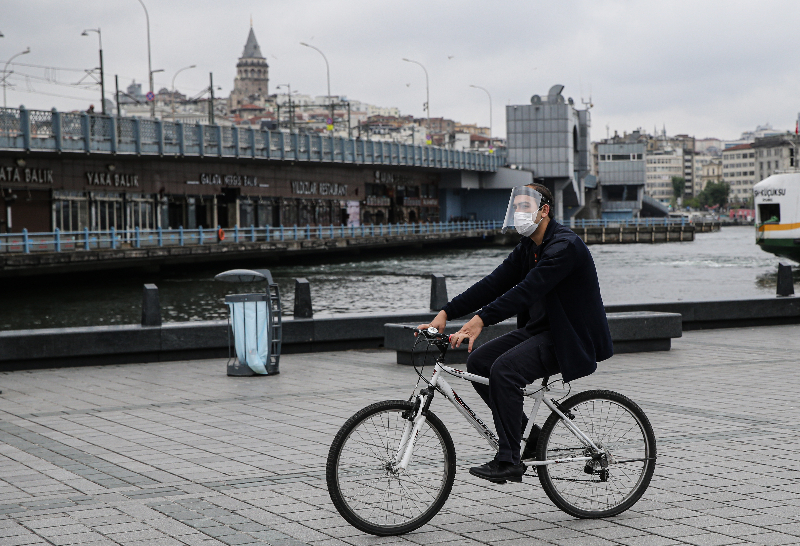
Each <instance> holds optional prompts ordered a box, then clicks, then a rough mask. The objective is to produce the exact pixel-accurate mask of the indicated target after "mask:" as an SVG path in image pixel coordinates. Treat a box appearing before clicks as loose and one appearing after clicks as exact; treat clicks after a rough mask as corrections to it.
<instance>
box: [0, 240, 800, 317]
mask: <svg viewBox="0 0 800 546" xmlns="http://www.w3.org/2000/svg"><path fill="white" fill-rule="evenodd" d="M754 239H755V236H754V232H753V228H752V227H747V226H741V227H738V226H737V227H725V228H723V229H722V230H721V231H719V232H714V233H699V234H697V236H696V240H695V241H693V242H685V243H661V244H628V245H593V246H591V247H590V249H591V251H592V255H593V256H594V260H595V263H596V265H597V271H598V275H599V277H600V289H601V292H602V294H603V300H604V301H605V303H606V304H616V303H647V302H670V301H694V300H736V299H748V298H754V297H767V296H774V295H775V288H776V274H777V265H778V261H779V260H778V258H776V257H775V256H773V255H771V254H768V253H766V252H763V251H762V250H761V249H760V248H758V247H757V246H756V245H755V243H754ZM510 251H511V248H510V247H486V248H472V249H453V250H445V249H438V250H425V251H417V252H415V253H413V254H403V255H396V256H392V255H387V254H380V255H375V256H372V257H370V256H362V257H358V258H354V259H352V260H347V261H341V262H338V263H328V264H320V265H310V266H309V265H285V266H275V267H272V268H271V269H270V270H271V271H272V274H273V276H274V278H275V280H276V282H277V283H278V284H279V285H280V289H281V296H282V299H283V308H284V312H285V313H286V314H287V315H290V314H291V310H292V306H293V296H294V279H295V278H296V277H305V278H306V279H308V280H309V282H310V283H311V296H312V301H313V306H314V311H315V312H316V313H340V312H354V311H360V312H391V311H396V310H401V309H421V308H427V306H428V303H429V301H430V279H429V277H428V275H430V274H431V273H442V274H444V275H446V276H447V289H448V294H449V295H450V297H453V296H454V295H456V294H458V293H460V292H462V291H463V290H465V289H466V288H468V287H469V286H470V285H471V284H472V283H474V282H475V281H477V280H479V279H480V278H481V277H482V276H484V275H486V274H488V273H490V272H491V271H492V270H493V269H494V268H495V267H496V266H497V265H498V264H499V263H500V262H501V261H502V260H503V259H504V258H505V257H506V256H507V255H508V253H509V252H510ZM784 263H788V262H787V261H786V260H784ZM223 269H225V267H220V266H215V267H214V268H213V269H212V268H208V267H198V266H187V267H186V271H185V272H180V273H163V274H160V275H147V276H140V277H121V276H118V275H116V274H115V273H113V272H112V273H109V272H104V273H93V274H91V280H87V281H86V282H83V283H75V282H72V281H70V283H69V284H65V283H63V282H58V281H53V280H48V281H43V282H41V283H39V284H36V285H31V286H14V285H13V284H8V283H7V285H6V287H5V289H4V293H3V296H2V297H1V298H0V330H9V329H24V328H52V327H64V326H93V325H110V324H135V323H138V322H139V321H140V320H141V299H142V284H144V283H149V282H152V283H155V284H156V285H157V286H158V287H159V295H160V299H161V307H162V316H163V318H164V320H165V321H186V320H208V319H224V318H226V317H227V309H226V308H225V306H224V304H223V303H222V301H223V298H224V296H225V295H226V294H230V293H247V292H260V291H263V285H259V284H252V285H241V284H239V285H235V284H227V283H221V282H215V281H214V280H213V278H214V275H215V274H216V273H219V272H220V271H222V270H223ZM87 276H89V274H87ZM795 282H797V283H798V286H800V271H796V272H795Z"/></svg>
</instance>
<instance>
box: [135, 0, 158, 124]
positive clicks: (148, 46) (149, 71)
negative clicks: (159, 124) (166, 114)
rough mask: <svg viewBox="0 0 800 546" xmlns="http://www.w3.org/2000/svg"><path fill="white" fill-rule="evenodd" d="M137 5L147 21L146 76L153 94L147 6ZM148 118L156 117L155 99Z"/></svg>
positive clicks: (140, 1)
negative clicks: (140, 6)
mask: <svg viewBox="0 0 800 546" xmlns="http://www.w3.org/2000/svg"><path fill="white" fill-rule="evenodd" d="M139 3H140V4H141V5H142V9H144V17H145V19H146V20H147V75H148V76H149V78H150V92H151V93H153V63H152V62H151V57H150V14H149V13H147V6H145V5H144V2H142V0H139ZM150 117H151V118H154V117H156V101H155V99H154V100H152V101H150Z"/></svg>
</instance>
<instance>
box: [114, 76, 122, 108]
mask: <svg viewBox="0 0 800 546" xmlns="http://www.w3.org/2000/svg"><path fill="white" fill-rule="evenodd" d="M114 87H116V89H117V94H116V101H117V117H118V118H121V117H122V114H120V109H119V76H117V75H116V74H114Z"/></svg>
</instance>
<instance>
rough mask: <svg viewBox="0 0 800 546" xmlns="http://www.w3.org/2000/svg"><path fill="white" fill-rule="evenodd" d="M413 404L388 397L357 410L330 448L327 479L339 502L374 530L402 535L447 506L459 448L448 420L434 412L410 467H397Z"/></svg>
mask: <svg viewBox="0 0 800 546" xmlns="http://www.w3.org/2000/svg"><path fill="white" fill-rule="evenodd" d="M412 407H413V406H412V404H411V403H410V402H406V401H402V400H387V401H385V402H378V403H376V404H372V405H371V406H368V407H366V408H364V409H362V410H361V411H359V412H358V413H356V414H355V415H353V416H352V417H351V418H350V419H348V420H347V422H346V423H345V424H344V425H343V426H342V428H341V429H340V430H339V432H338V434H336V438H334V440H333V443H332V444H331V449H330V451H329V452H328V462H327V465H326V478H327V482H328V492H329V493H330V496H331V500H332V501H333V504H334V506H335V507H336V509H337V510H338V511H339V513H340V514H341V515H342V517H343V518H344V519H346V520H347V521H348V522H349V523H350V524H351V525H353V526H354V527H356V528H357V529H360V530H361V531H364V532H366V533H371V534H373V535H379V536H386V535H400V534H403V533H408V532H410V531H413V530H414V529H417V528H419V527H421V526H422V525H424V524H426V523H427V522H428V521H430V519H431V518H432V517H433V516H435V515H436V514H437V512H439V510H440V509H441V507H442V506H443V505H444V503H445V501H446V500H447V497H448V496H449V495H450V490H451V488H452V487H453V480H454V479H455V473H456V450H455V447H454V446H453V440H452V439H451V438H450V434H449V433H448V432H447V429H446V428H445V426H444V424H443V423H442V422H441V421H440V420H439V418H438V417H436V416H435V415H434V414H433V413H432V412H430V411H429V412H428V415H427V418H426V421H425V424H424V425H423V426H422V428H421V429H420V431H419V434H418V435H417V438H416V441H415V443H414V452H413V456H412V458H411V462H410V463H409V465H408V468H406V470H405V471H401V472H397V471H394V470H393V469H392V466H393V461H394V458H395V455H396V454H397V451H398V449H399V448H400V445H399V444H400V440H401V438H402V436H403V429H404V428H405V425H406V423H408V420H406V419H404V418H403V415H402V414H403V412H405V411H408V410H411V409H412Z"/></svg>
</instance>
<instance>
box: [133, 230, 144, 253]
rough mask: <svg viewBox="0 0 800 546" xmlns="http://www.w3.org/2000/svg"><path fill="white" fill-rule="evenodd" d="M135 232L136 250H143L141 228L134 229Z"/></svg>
mask: <svg viewBox="0 0 800 546" xmlns="http://www.w3.org/2000/svg"><path fill="white" fill-rule="evenodd" d="M134 232H135V234H136V236H135V237H136V238H135V241H136V248H141V247H142V234H141V232H140V231H139V226H136V228H135V229H134Z"/></svg>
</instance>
